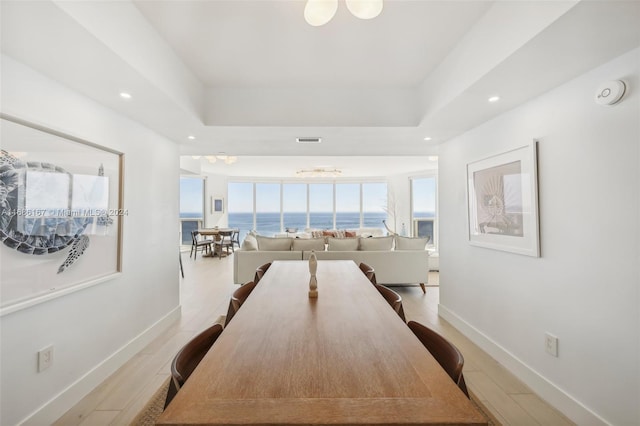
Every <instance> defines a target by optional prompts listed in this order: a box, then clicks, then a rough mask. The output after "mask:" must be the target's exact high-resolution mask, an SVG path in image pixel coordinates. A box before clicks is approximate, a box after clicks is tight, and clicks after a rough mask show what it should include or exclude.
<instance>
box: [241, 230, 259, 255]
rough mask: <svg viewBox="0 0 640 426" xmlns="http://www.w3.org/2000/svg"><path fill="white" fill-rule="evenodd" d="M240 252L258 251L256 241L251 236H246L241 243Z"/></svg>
mask: <svg viewBox="0 0 640 426" xmlns="http://www.w3.org/2000/svg"><path fill="white" fill-rule="evenodd" d="M242 250H245V251H256V250H258V241H257V240H256V237H254V236H253V235H251V234H247V236H246V237H245V238H244V241H243V242H242Z"/></svg>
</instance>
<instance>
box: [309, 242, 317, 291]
mask: <svg viewBox="0 0 640 426" xmlns="http://www.w3.org/2000/svg"><path fill="white" fill-rule="evenodd" d="M317 270H318V259H317V258H316V252H315V251H314V250H312V251H311V255H309V273H310V274H311V278H310V279H309V297H310V298H312V299H315V298H316V297H318V280H317V279H316V271H317Z"/></svg>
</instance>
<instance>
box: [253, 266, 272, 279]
mask: <svg viewBox="0 0 640 426" xmlns="http://www.w3.org/2000/svg"><path fill="white" fill-rule="evenodd" d="M269 266H271V262H269V263H265V264H264V265H262V266H258V267H257V268H256V275H255V276H254V277H253V282H254V283H256V284H258V282H259V281H260V280H261V279H262V277H263V276H264V274H266V273H267V269H269Z"/></svg>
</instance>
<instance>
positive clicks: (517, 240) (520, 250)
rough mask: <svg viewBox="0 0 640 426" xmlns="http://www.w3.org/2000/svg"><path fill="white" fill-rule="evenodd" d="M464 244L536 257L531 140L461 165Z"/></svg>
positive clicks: (535, 178)
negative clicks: (464, 169)
mask: <svg viewBox="0 0 640 426" xmlns="http://www.w3.org/2000/svg"><path fill="white" fill-rule="evenodd" d="M467 212H468V229H469V243H470V244H471V245H474V246H478V247H485V248H490V249H494V250H502V251H507V252H511V253H517V254H522V255H526V256H533V257H540V242H539V222H538V221H539V219H538V167H537V141H535V140H533V141H531V142H530V143H528V144H527V145H524V146H520V147H517V148H515V149H512V150H509V151H506V152H503V153H501V154H497V155H493V156H491V157H488V158H484V159H482V160H478V161H474V162H471V163H468V164H467Z"/></svg>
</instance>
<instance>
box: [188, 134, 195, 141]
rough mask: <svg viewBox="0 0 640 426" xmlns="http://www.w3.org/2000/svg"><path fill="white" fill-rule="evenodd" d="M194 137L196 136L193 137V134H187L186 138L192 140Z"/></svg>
mask: <svg viewBox="0 0 640 426" xmlns="http://www.w3.org/2000/svg"><path fill="white" fill-rule="evenodd" d="M195 138H196V137H195V136H193V135H189V136H187V139H191V140H194V139H195Z"/></svg>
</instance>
